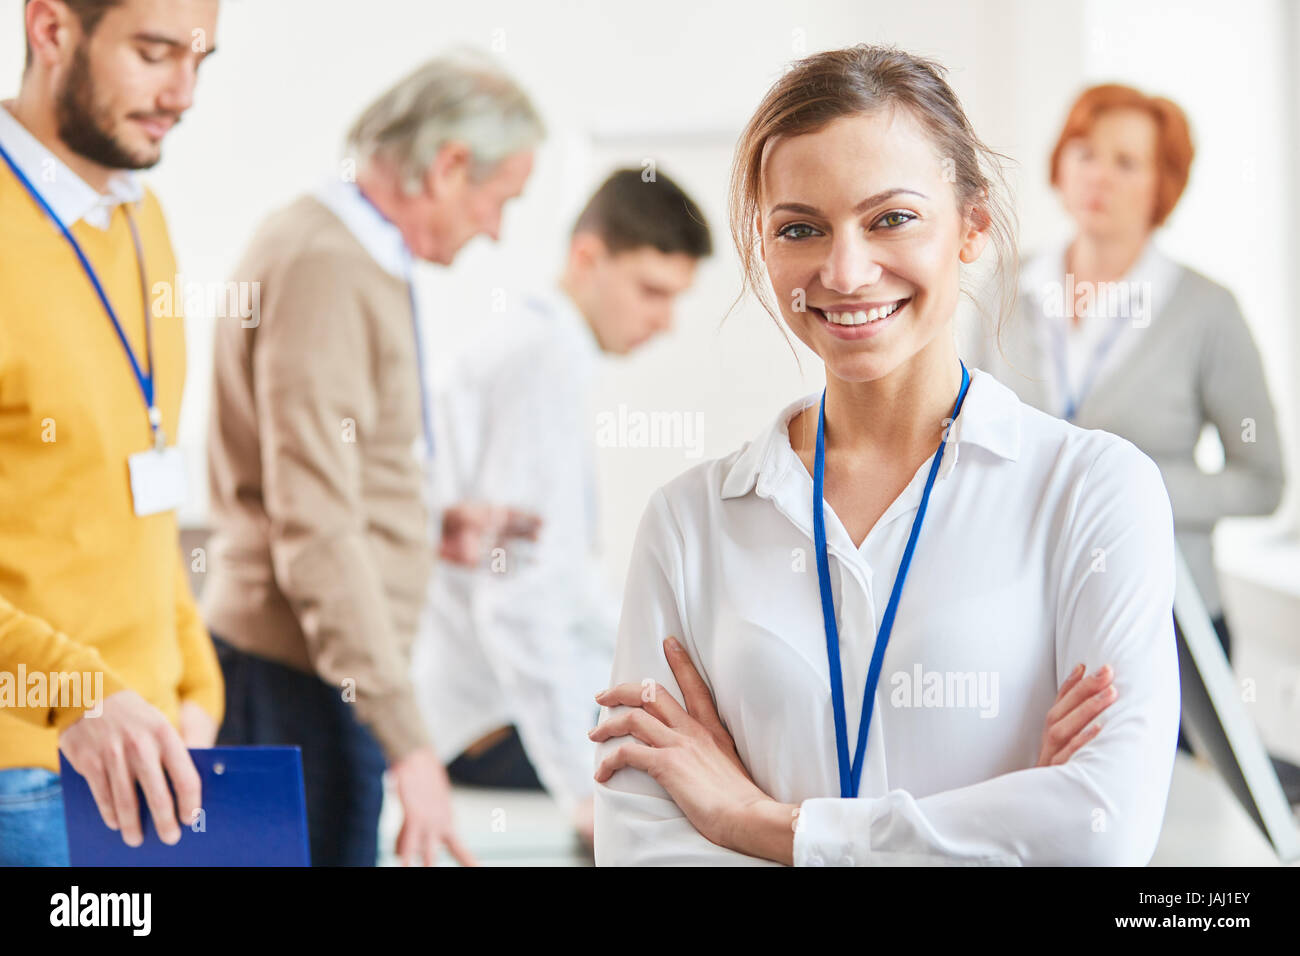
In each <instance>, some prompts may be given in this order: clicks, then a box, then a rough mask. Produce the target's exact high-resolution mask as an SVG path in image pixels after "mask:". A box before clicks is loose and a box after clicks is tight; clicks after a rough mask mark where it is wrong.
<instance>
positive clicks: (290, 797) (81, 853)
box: [59, 747, 311, 866]
mask: <svg viewBox="0 0 1300 956" xmlns="http://www.w3.org/2000/svg"><path fill="white" fill-rule="evenodd" d="M190 757H191V758H193V760H194V766H195V768H196V769H197V770H198V772H199V779H200V781H201V785H202V787H203V793H202V798H201V802H202V804H203V815H202V817H201V818H200V819H199V820H198V821H197V823H195V822H192V821H189V820H178V821H177V822H179V823H180V827H181V839H180V842H179V843H177V844H176V845H175V846H168V845H167V844H166V843H163V842H162V840H161V839H159V837H158V831H157V830H156V829H154V824H153V818H152V816H151V815H150V813H149V806H148V804H147V803H146V802H145V799H144V794H143V793H141V792H140V788H139V787H136V799H137V800H139V802H140V816H141V821H142V832H143V834H144V843H143V844H141V845H140V846H138V847H130V846H127V845H126V843H124V842H123V841H122V836H121V834H120V833H118V831H116V830H110V829H109V828H108V826H107V825H106V824H105V823H104V819H103V817H101V816H100V814H99V807H98V805H96V803H95V799H94V797H93V796H91V793H90V785H89V784H88V783H86V778H85V777H83V776H81V774H79V773H77V771H75V770H73V769H72V765H71V764H69V763H68V760H67V758H66V757H64V756H63V754H62V753H60V754H59V763H60V765H61V770H62V775H63V776H62V783H63V816H64V819H65V820H66V822H67V825H68V854H69V862H70V863H71V864H72V865H73V866H310V865H311V854H310V850H309V849H308V844H307V807H306V801H305V799H304V796H303V786H302V753H301V751H300V750H299V748H297V747H213V748H211V749H208V750H191V751H190Z"/></svg>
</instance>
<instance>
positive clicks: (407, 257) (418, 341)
mask: <svg viewBox="0 0 1300 956" xmlns="http://www.w3.org/2000/svg"><path fill="white" fill-rule="evenodd" d="M352 188H353V189H355V190H356V193H357V195H358V196H360V197H361V199H362V201H363V202H365V204H366V205H367V206H369V207H370V208H371V209H373V210H374V211H375V215H376V216H378V217H379V218H380V219H382V220H383V221H384V222H387V223H388V224H389V225H392V222H391V221H390V220H389V219H388V217H387V216H385V215H384V214H383V213H382V212H380V211H379V207H378V206H376V205H375V204H374V203H373V202H371V201H370V197H369V196H367V195H366V194H365V193H364V192H363V191H362V189H361V187H360V186H358V185H357V184H356V183H353V184H352ZM394 228H396V227H394ZM402 261H403V264H404V272H405V276H404V278H405V279H406V291H407V295H408V296H410V299H411V330H412V334H413V335H414V338H415V370H416V374H417V375H418V376H419V378H420V423H421V429H422V431H423V433H424V457H425V460H426V461H428V460H430V459H432V458H433V419H432V416H431V413H430V411H429V383H428V381H427V380H426V379H425V377H424V341H423V338H422V336H421V335H420V307H419V304H418V303H417V302H416V299H415V280H414V276H413V274H412V273H413V268H412V261H411V253H410V250H409V249H405V248H404V249H403V254H402Z"/></svg>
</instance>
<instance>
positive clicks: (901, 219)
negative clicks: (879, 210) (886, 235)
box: [876, 212, 916, 229]
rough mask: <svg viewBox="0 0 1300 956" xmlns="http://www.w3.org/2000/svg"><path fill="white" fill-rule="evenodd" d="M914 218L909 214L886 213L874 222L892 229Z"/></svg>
mask: <svg viewBox="0 0 1300 956" xmlns="http://www.w3.org/2000/svg"><path fill="white" fill-rule="evenodd" d="M915 218H916V217H915V216H914V215H912V214H911V213H910V212H887V213H885V214H884V215H883V216H881V217H880V218H879V219H878V220H876V221H877V222H878V223H880V224H881V225H882V226H887V227H889V228H891V229H894V228H897V227H898V226H901V225H902V224H903V223H905V222H911V221H912V220H913V219H915Z"/></svg>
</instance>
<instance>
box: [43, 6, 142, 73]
mask: <svg viewBox="0 0 1300 956" xmlns="http://www.w3.org/2000/svg"><path fill="white" fill-rule="evenodd" d="M31 2H32V0H23V10H24V12H26V10H27V5H28V4H29V3H31ZM60 2H61V3H62V4H63V5H64V6H66V7H67V8H68V9H69V10H71V11H72V12H73V13H74V14H76V16H77V21H78V22H79V23H80V24H81V32H82V33H83V34H85V35H86V36H90V35H91V34H92V33H94V32H95V27H97V26H99V21H100V19H101V18H102V17H103V16H104V14H105V13H107V12H108V11H109V10H111V9H112V8H113V7H115V6H117V5H118V4H120V3H121V2H122V0H60ZM26 35H27V31H26V29H24V30H23V36H26ZM31 65H32V44H31V41H30V40H28V41H27V59H26V60H24V61H23V70H24V72H25V71H26V70H28V69H30V68H31Z"/></svg>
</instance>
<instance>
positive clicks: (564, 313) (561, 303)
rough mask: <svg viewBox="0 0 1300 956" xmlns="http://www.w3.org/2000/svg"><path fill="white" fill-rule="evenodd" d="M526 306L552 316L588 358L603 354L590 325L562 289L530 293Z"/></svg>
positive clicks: (596, 357) (547, 289) (603, 351)
mask: <svg viewBox="0 0 1300 956" xmlns="http://www.w3.org/2000/svg"><path fill="white" fill-rule="evenodd" d="M526 304H527V305H530V306H532V307H534V308H536V309H537V310H538V311H540V312H542V313H544V314H546V315H551V316H554V317H555V318H556V320H557V321H558V322H559V323H560V324H561V325H562V327H563V328H564V331H565V332H567V333H568V334H569V335H571V336H572V337H573V338H574V339H575V340H577V341H578V342H580V343H581V347H582V349H583V352H584V353H585V354H586V355H587V356H588V357H590V358H592V359H598V358H600V357H601V356H603V355H604V354H605V350H604V349H602V348H601V347H600V341H599V340H598V339H597V338H596V333H595V331H594V330H593V329H592V327H591V323H590V322H588V321H587V317H586V316H584V315H583V314H582V312H581V311H580V310H579V309H578V306H577V303H575V302H574V301H573V299H571V298H569V294H568V293H567V292H565V291H564V290H563V289H561V288H559V287H558V286H556V287H553V288H546V289H541V290H539V291H536V292H531V293H529V295H528V298H527V300H526Z"/></svg>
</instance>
